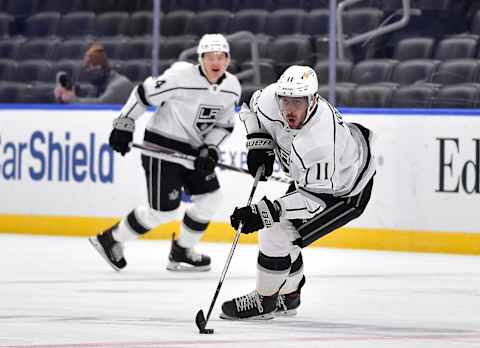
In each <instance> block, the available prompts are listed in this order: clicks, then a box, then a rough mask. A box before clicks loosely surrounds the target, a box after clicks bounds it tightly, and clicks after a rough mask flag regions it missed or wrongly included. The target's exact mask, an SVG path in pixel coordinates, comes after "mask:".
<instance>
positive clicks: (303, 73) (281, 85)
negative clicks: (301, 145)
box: [275, 65, 319, 123]
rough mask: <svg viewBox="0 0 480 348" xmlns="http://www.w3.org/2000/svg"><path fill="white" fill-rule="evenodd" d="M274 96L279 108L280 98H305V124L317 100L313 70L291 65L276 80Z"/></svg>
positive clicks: (316, 87) (316, 82) (316, 84)
mask: <svg viewBox="0 0 480 348" xmlns="http://www.w3.org/2000/svg"><path fill="white" fill-rule="evenodd" d="M275 94H276V98H277V103H278V105H279V107H280V97H294V98H297V97H306V98H307V105H308V107H307V114H306V116H305V120H304V121H303V123H306V122H307V121H308V119H309V118H310V117H311V116H312V114H313V111H314V110H315V107H316V106H317V103H318V99H319V97H318V80H317V74H316V73H315V70H313V69H312V68H310V67H309V66H300V65H292V66H291V67H289V68H288V69H287V70H285V71H284V72H283V74H282V75H281V76H280V78H279V79H278V81H277V86H276V91H275Z"/></svg>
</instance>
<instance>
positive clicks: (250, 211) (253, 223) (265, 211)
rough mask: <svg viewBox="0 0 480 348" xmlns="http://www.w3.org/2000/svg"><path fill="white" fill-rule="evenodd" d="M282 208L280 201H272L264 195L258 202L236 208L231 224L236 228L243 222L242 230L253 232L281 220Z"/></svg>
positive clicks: (243, 231) (231, 217)
mask: <svg viewBox="0 0 480 348" xmlns="http://www.w3.org/2000/svg"><path fill="white" fill-rule="evenodd" d="M280 210H281V209H280V204H279V203H278V202H276V201H274V202H271V201H270V200H269V199H268V198H267V197H263V198H262V199H261V200H260V201H259V202H258V203H257V204H252V205H247V206H246V207H241V208H238V207H237V208H235V210H234V211H233V214H232V215H230V224H231V225H232V227H233V228H234V229H235V230H236V229H238V226H239V225H240V223H241V222H242V223H243V226H242V230H241V232H242V233H252V232H255V231H258V230H261V229H262V228H269V227H272V225H273V224H274V223H275V222H279V221H280Z"/></svg>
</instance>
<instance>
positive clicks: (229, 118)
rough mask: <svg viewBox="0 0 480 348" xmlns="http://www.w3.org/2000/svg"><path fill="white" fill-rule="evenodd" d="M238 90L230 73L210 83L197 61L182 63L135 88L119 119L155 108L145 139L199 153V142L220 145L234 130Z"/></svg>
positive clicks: (186, 151) (137, 115) (194, 153)
mask: <svg viewBox="0 0 480 348" xmlns="http://www.w3.org/2000/svg"><path fill="white" fill-rule="evenodd" d="M240 94H241V87H240V83H239V82H238V79H237V78H236V77H235V76H234V75H232V74H230V73H228V72H226V73H225V75H224V76H223V77H222V78H221V79H220V81H219V83H218V84H210V83H209V82H208V80H207V79H206V77H205V76H204V75H203V72H202V71H201V69H200V66H199V65H193V64H189V63H185V62H178V63H175V64H173V65H172V67H170V68H169V69H168V70H166V71H165V72H164V73H163V74H162V75H161V76H159V77H157V78H152V77H149V78H147V79H146V80H145V81H144V82H143V84H142V85H141V86H137V87H136V88H135V89H134V90H133V91H132V93H131V95H130V97H129V99H128V101H127V103H126V104H125V106H124V107H123V108H122V110H121V117H130V118H133V119H137V118H138V117H140V116H141V115H142V114H143V113H144V111H145V110H146V108H147V107H148V106H154V107H156V110H155V112H154V114H153V116H152V117H151V118H150V120H149V121H148V123H147V126H146V130H145V136H144V141H145V142H146V143H151V144H157V145H161V146H163V147H167V148H170V149H172V150H175V151H177V152H182V153H185V154H189V155H194V156H195V155H197V154H198V147H200V146H201V145H204V144H206V145H215V146H218V145H220V144H221V143H222V142H223V141H224V140H225V139H226V138H227V137H228V136H229V135H230V134H231V132H232V131H233V126H234V124H235V119H234V115H235V107H236V105H237V104H238V102H239V98H240Z"/></svg>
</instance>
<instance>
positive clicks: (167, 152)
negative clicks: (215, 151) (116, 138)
mask: <svg viewBox="0 0 480 348" xmlns="http://www.w3.org/2000/svg"><path fill="white" fill-rule="evenodd" d="M130 147H132V148H135V149H140V150H142V151H144V152H145V153H146V154H148V155H149V156H152V157H157V158H160V159H165V157H166V156H167V157H171V158H176V159H181V160H186V161H190V162H192V163H193V161H195V156H191V155H186V154H184V153H179V152H176V151H174V150H171V149H168V148H165V147H163V146H159V145H146V144H136V143H131V144H130ZM217 166H218V167H219V168H222V169H227V170H231V171H234V172H238V173H242V174H248V175H250V172H249V171H248V170H246V169H244V168H239V167H235V166H231V165H229V164H225V163H220V162H219V163H217ZM268 179H269V180H273V181H278V182H283V183H286V184H288V183H289V182H290V181H289V180H288V179H286V178H282V177H280V176H274V175H271V176H269V177H268Z"/></svg>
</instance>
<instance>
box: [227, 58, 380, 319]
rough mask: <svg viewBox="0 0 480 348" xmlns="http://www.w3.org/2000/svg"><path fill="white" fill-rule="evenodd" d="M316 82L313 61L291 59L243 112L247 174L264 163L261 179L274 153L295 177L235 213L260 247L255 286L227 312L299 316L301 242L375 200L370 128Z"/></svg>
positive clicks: (252, 316)
mask: <svg viewBox="0 0 480 348" xmlns="http://www.w3.org/2000/svg"><path fill="white" fill-rule="evenodd" d="M317 89H318V82H317V76H316V74H315V71H314V70H313V69H312V68H310V67H307V66H291V67H289V68H288V69H287V70H286V71H285V72H284V73H283V74H282V76H281V77H280V79H279V80H278V81H277V83H273V84H271V85H269V86H267V87H266V88H265V89H263V90H260V91H257V92H255V93H254V94H253V96H252V99H251V101H250V108H248V107H246V106H244V107H243V108H242V110H241V112H240V117H241V118H242V120H243V121H244V124H245V127H246V130H247V150H248V156H247V164H248V169H249V171H250V173H251V174H252V175H254V174H255V173H256V172H257V169H258V168H260V167H261V166H262V165H263V166H264V178H265V177H268V176H269V175H271V174H272V170H273V163H274V158H275V154H276V156H277V158H278V160H279V161H280V163H281V165H282V167H283V170H284V171H285V172H286V174H287V175H289V176H290V178H291V179H292V184H291V185H290V187H289V189H288V191H287V193H286V194H285V195H283V196H282V197H277V198H276V199H269V198H267V197H264V198H263V199H261V200H260V201H259V202H258V203H257V204H252V205H250V206H245V207H241V208H236V209H235V210H234V212H233V214H232V215H231V223H232V226H233V227H234V228H235V229H237V228H238V226H239V224H240V223H242V224H243V228H242V231H241V232H243V233H251V232H254V231H257V230H259V253H258V259H257V277H256V289H255V290H254V291H253V292H251V293H249V294H246V295H243V296H240V297H237V298H234V299H232V300H230V301H227V302H224V303H223V305H222V313H221V315H220V317H221V318H223V319H232V320H241V319H271V318H273V317H274V316H275V315H294V314H295V313H296V308H297V307H298V306H299V305H300V290H301V288H302V286H303V285H304V284H305V277H304V275H303V261H302V254H301V248H304V247H306V246H308V245H309V244H311V243H312V242H314V241H315V240H317V239H319V238H321V237H322V236H324V235H326V234H328V233H330V232H332V231H334V230H335V229H337V228H339V227H341V226H343V225H345V224H346V223H347V222H349V221H351V220H352V219H355V218H357V217H358V216H360V215H361V214H362V213H363V211H364V209H365V207H366V205H367V203H368V201H369V199H370V194H371V190H372V185H373V176H374V174H375V167H374V161H373V157H372V154H371V152H370V138H371V133H370V131H369V130H368V129H366V128H365V127H362V126H361V125H358V124H349V123H347V122H345V121H344V120H343V119H342V116H341V115H340V113H339V112H338V111H337V110H336V108H335V107H334V106H332V105H331V104H329V103H328V102H327V101H326V100H324V99H322V98H321V97H320V96H319V95H318V93H317Z"/></svg>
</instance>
